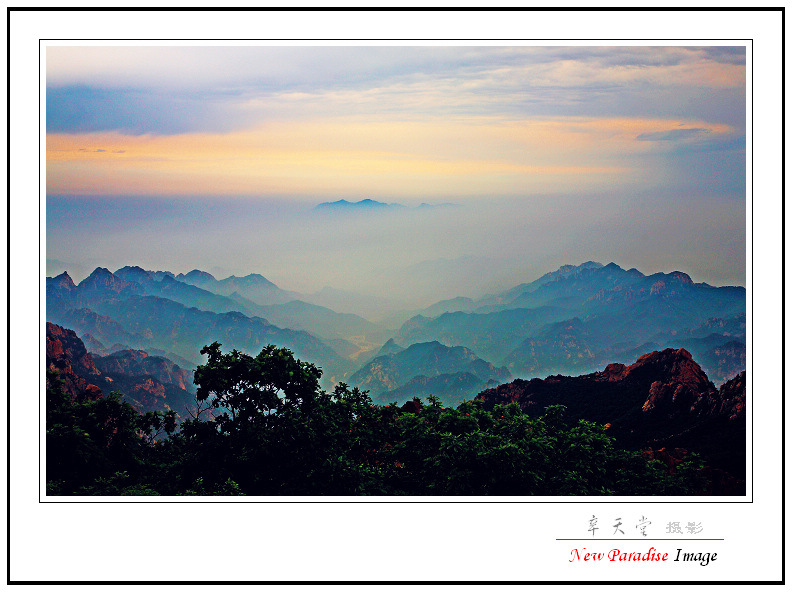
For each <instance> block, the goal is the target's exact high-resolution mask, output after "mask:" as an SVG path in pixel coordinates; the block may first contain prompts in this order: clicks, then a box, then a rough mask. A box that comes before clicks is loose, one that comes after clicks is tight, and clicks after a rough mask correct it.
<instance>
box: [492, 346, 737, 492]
mask: <svg viewBox="0 0 792 592" xmlns="http://www.w3.org/2000/svg"><path fill="white" fill-rule="evenodd" d="M745 386H746V385H745V372H742V373H741V374H740V375H738V376H737V377H735V378H734V379H732V380H730V381H729V382H727V383H726V384H724V385H723V386H722V387H721V389H720V390H718V389H716V388H715V386H714V385H713V384H712V382H710V381H709V379H708V378H707V375H706V374H705V373H704V371H703V370H702V369H701V367H700V366H699V365H698V364H697V363H696V362H695V361H694V360H693V358H692V357H691V355H690V353H688V352H687V351H686V350H684V349H677V350H674V349H666V350H663V351H659V352H652V353H649V354H646V355H643V356H641V357H640V358H638V360H636V362H635V363H633V364H631V365H629V366H625V365H624V364H609V365H608V366H607V367H606V368H605V370H604V371H602V372H594V373H593V374H587V375H583V376H577V377H568V376H550V377H548V378H546V379H544V380H541V379H538V378H535V379H533V380H530V381H525V380H515V381H513V382H511V383H509V384H503V385H500V386H498V387H496V388H492V389H488V390H485V391H483V392H481V393H480V394H479V395H478V397H477V398H478V399H480V400H483V401H484V406H485V408H488V409H491V408H492V407H494V406H495V405H496V404H499V403H511V402H515V403H517V404H518V405H519V406H520V407H521V408H522V409H523V410H524V411H526V412H527V413H529V414H531V415H540V414H541V413H542V412H543V411H544V409H545V407H547V406H548V405H556V404H561V405H565V406H566V408H567V412H566V417H567V418H568V419H570V420H573V421H575V420H578V419H587V420H590V421H594V422H597V423H600V424H606V423H607V424H610V425H609V427H608V434H609V435H611V436H613V437H615V438H616V440H617V443H619V445H621V446H623V447H625V448H632V449H634V450H640V449H644V450H646V449H647V448H649V447H652V448H653V449H654V450H658V449H660V448H663V447H666V449H667V450H670V449H672V448H685V449H688V450H691V451H693V452H700V453H702V454H706V455H708V459H712V460H713V461H714V462H715V464H716V465H717V466H719V467H725V468H726V470H728V471H729V472H731V473H732V474H733V475H735V476H737V477H738V478H742V476H743V475H744V471H745Z"/></svg>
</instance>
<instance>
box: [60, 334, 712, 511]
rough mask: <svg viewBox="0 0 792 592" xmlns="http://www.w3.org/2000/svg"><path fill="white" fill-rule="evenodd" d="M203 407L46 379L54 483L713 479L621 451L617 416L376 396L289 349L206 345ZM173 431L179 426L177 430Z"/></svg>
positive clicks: (609, 483)
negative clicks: (227, 349) (153, 409)
mask: <svg viewBox="0 0 792 592" xmlns="http://www.w3.org/2000/svg"><path fill="white" fill-rule="evenodd" d="M202 353H204V354H207V361H206V363H205V364H203V365H202V366H199V367H198V368H197V369H196V371H195V383H196V385H197V386H198V391H197V393H198V394H197V396H196V403H197V405H198V409H197V411H196V413H195V415H194V417H193V418H192V419H189V420H187V421H185V422H183V423H182V424H181V426H180V428H179V430H178V431H177V432H175V433H173V432H174V428H175V415H171V414H166V415H161V414H157V413H147V414H145V415H139V414H137V413H135V411H134V410H133V409H132V408H131V407H130V406H129V405H127V404H126V403H123V402H122V401H121V400H120V398H119V397H118V395H117V394H111V395H110V396H108V397H107V398H100V399H98V400H96V401H72V400H71V399H70V398H69V397H68V396H66V395H64V393H63V391H62V389H61V388H60V385H59V384H58V381H57V380H56V379H55V377H54V376H53V377H52V379H51V380H50V385H51V386H50V388H49V389H48V392H47V396H48V398H47V479H48V493H50V494H77V495H157V494H159V495H202V496H209V495H221V496H225V495H416V496H422V495H471V496H481V495H691V494H697V493H700V492H702V491H703V490H704V483H703V482H702V478H701V477H700V475H701V471H700V470H699V468H700V466H701V464H700V461H699V460H698V459H697V458H696V457H695V456H693V457H691V458H690V459H688V460H686V461H685V462H683V463H682V464H680V465H678V466H677V467H676V471H675V473H674V474H673V475H669V474H668V471H667V470H666V469H665V466H664V465H662V464H661V463H659V462H657V461H654V460H649V459H648V457H646V456H645V455H643V454H640V453H634V452H627V451H624V450H618V449H616V448H615V446H614V440H613V438H611V437H610V436H608V435H607V433H606V431H605V429H604V428H603V427H602V426H600V425H597V424H595V423H592V422H588V421H584V420H579V421H568V420H567V419H565V409H564V407H563V406H550V407H548V408H547V409H546V410H545V412H544V414H542V415H540V416H538V417H529V416H528V415H526V414H525V413H524V412H523V411H521V410H520V408H519V407H518V406H517V405H516V404H509V405H497V406H495V407H494V408H493V409H492V410H485V409H484V408H483V406H482V404H481V403H480V402H478V401H468V402H464V403H462V404H461V405H459V406H458V407H457V408H455V409H454V408H446V407H443V405H442V403H441V402H440V400H439V399H438V398H436V397H433V396H430V397H428V401H427V403H426V404H423V403H422V402H421V401H420V400H419V399H414V400H412V401H408V402H407V403H405V404H404V405H403V406H401V407H398V406H397V405H395V404H392V405H383V406H378V405H373V404H372V401H371V399H370V398H369V396H368V394H367V393H365V392H361V391H360V390H358V389H357V388H354V389H350V388H349V387H348V386H347V385H346V384H343V383H342V384H339V385H338V386H336V388H335V389H334V390H333V391H332V392H331V393H327V392H324V391H322V390H320V389H319V379H320V376H321V371H320V370H319V369H318V368H316V367H315V366H313V365H312V364H308V363H304V362H300V361H299V360H296V359H295V358H294V356H293V355H292V353H291V352H290V351H289V350H286V349H282V348H276V347H274V346H267V347H265V348H264V349H263V350H262V351H261V353H259V354H258V355H257V356H255V357H254V356H249V355H246V354H243V353H240V352H238V351H232V352H231V353H226V354H224V353H222V352H221V350H220V345H219V344H218V343H213V344H212V345H210V346H207V347H205V348H204V349H203V350H202ZM163 434H168V435H169V437H168V438H167V439H165V438H163V437H162V436H163Z"/></svg>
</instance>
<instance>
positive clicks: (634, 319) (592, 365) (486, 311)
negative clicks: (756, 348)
mask: <svg viewBox="0 0 792 592" xmlns="http://www.w3.org/2000/svg"><path fill="white" fill-rule="evenodd" d="M464 260H465V258H464V257H462V258H459V259H458V260H457V262H460V263H461V262H463V261H464ZM421 267H422V266H418V268H421ZM427 269H428V270H431V266H429V267H428V268H427ZM320 296H321V297H322V299H323V300H325V301H327V300H332V301H334V302H335V304H337V305H346V306H345V311H344V312H336V311H335V310H334V309H332V308H328V307H326V306H322V305H321V304H320V303H314V302H311V301H312V300H314V299H315V298H318V297H320ZM256 299H257V300H256ZM380 300H382V299H380ZM380 300H377V299H375V298H373V297H372V298H370V299H369V297H367V296H365V295H363V294H359V293H355V292H354V291H353V290H350V291H347V290H336V289H333V288H326V289H324V290H322V291H320V292H318V293H316V294H314V295H301V294H299V293H297V292H290V291H288V290H282V289H281V288H280V287H278V286H277V285H276V284H275V283H274V282H271V281H270V280H268V279H267V278H265V277H264V276H262V275H260V274H257V273H251V274H248V275H247V276H243V277H237V276H229V277H228V278H226V279H224V280H218V279H217V278H215V277H214V276H213V275H212V274H211V273H208V272H206V271H202V270H199V269H194V270H192V271H190V272H188V273H186V274H182V273H180V274H173V273H171V272H169V271H147V270H144V269H142V268H141V267H138V266H126V267H122V268H120V269H118V270H117V271H116V272H115V273H112V272H110V271H109V270H108V269H105V268H101V267H100V268H97V269H95V270H94V271H93V272H92V273H91V274H90V275H89V276H88V277H86V278H85V279H84V280H83V281H82V282H80V283H79V284H77V285H75V283H74V282H73V281H72V279H71V277H70V276H69V274H68V273H66V272H64V273H62V274H60V275H58V276H56V277H53V278H47V315H48V320H51V321H53V322H57V323H59V324H61V325H63V326H65V327H67V328H71V329H74V330H77V331H78V332H79V334H82V335H87V336H88V337H90V338H91V340H90V343H91V346H92V347H93V348H94V349H95V350H97V351H98V349H99V345H94V344H93V341H94V340H95V342H96V343H97V344H101V343H108V344H114V345H113V349H116V350H117V349H119V348H123V349H131V350H145V351H147V352H149V353H150V354H154V353H156V354H157V355H163V356H165V357H169V358H171V359H178V360H181V361H187V362H188V363H189V364H190V365H191V366H194V365H195V364H197V363H199V362H200V357H199V356H198V351H199V350H200V348H201V347H202V346H203V345H206V344H208V343H211V341H213V340H217V341H220V342H221V343H223V344H224V346H225V345H227V346H229V347H233V348H237V349H240V350H241V351H245V352H246V353H256V348H260V347H261V346H262V345H263V344H265V343H267V342H270V341H271V342H273V343H275V344H276V345H280V346H286V347H290V348H292V349H293V350H294V351H295V353H296V354H298V355H299V356H301V357H303V358H304V359H306V360H307V361H312V362H314V363H316V364H317V365H319V366H321V367H323V368H324V369H325V378H326V379H328V380H329V382H328V383H327V384H332V383H335V382H337V381H349V380H350V378H351V377H352V376H354V375H357V376H356V380H358V381H359V383H360V385H362V386H363V387H365V385H366V384H368V382H371V384H375V383H376V380H373V381H371V380H368V379H366V380H362V379H361V376H362V374H359V373H361V372H363V371H364V369H365V368H366V367H367V366H368V365H369V364H371V363H372V362H373V361H374V360H375V359H376V358H378V357H383V356H393V355H398V354H403V352H404V351H406V350H408V349H409V348H410V347H411V346H413V345H416V344H425V343H433V342H436V344H437V345H439V346H442V347H444V348H454V347H459V348H463V349H464V350H467V351H470V352H471V353H472V352H476V353H475V354H473V355H474V356H476V357H478V356H481V358H483V359H484V360H487V362H486V363H487V364H490V365H491V366H492V368H503V369H504V370H505V371H506V372H507V374H508V376H516V377H520V378H533V377H544V376H549V375H552V374H559V373H561V374H580V373H585V372H593V371H596V370H599V369H601V368H603V367H604V366H605V365H607V364H609V363H614V362H618V363H627V362H629V361H630V360H634V359H635V358H636V357H639V356H640V355H643V354H645V353H647V352H649V351H654V350H657V349H663V348H666V347H672V348H676V349H679V348H685V349H686V350H688V351H690V352H691V353H692V354H693V356H694V357H695V359H696V360H698V361H700V363H701V364H702V367H703V368H704V369H705V371H706V372H707V373H708V375H710V376H711V377H712V379H713V380H715V381H716V384H719V383H722V382H723V381H725V380H728V379H730V378H731V377H732V376H734V374H736V373H737V372H739V371H740V370H743V369H744V368H745V338H746V336H745V333H746V331H745V289H744V288H740V287H721V288H717V287H713V286H710V285H708V284H706V283H695V282H693V281H692V279H691V278H690V277H689V276H688V275H687V274H685V273H683V272H679V271H675V272H670V273H655V274H651V275H645V274H643V273H641V272H640V271H638V270H636V269H629V270H625V269H622V268H621V267H620V266H618V265H616V264H615V263H609V264H607V265H603V264H601V263H598V262H594V261H588V262H585V263H583V264H580V265H564V266H561V267H560V268H558V269H557V270H555V271H552V272H548V273H545V274H543V275H542V276H540V277H539V278H537V279H536V280H533V281H531V282H526V283H523V284H519V285H517V286H515V287H513V288H510V289H508V290H504V291H502V292H498V293H494V294H489V295H486V296H483V297H481V298H478V299H474V298H469V297H465V296H457V297H454V298H451V299H448V300H445V301H440V302H437V303H435V304H434V305H432V306H430V307H428V308H426V309H424V310H423V311H422V312H421V313H420V314H413V313H397V314H395V315H393V321H394V323H395V324H394V327H397V328H398V329H397V330H389V329H387V328H386V327H385V326H383V325H381V324H377V323H372V322H371V321H369V320H367V319H366V318H363V317H361V316H359V315H357V314H354V313H353V312H346V311H348V310H354V309H355V308H356V307H357V306H359V305H360V306H363V307H365V306H366V303H367V302H369V301H371V302H373V304H372V305H371V308H376V307H377V306H381V305H383V302H382V301H380ZM262 302H264V304H262ZM410 314H411V315H412V316H409V315H410ZM399 316H401V318H402V320H400V321H398V322H396V321H397V319H398V318H399ZM404 319H406V320H404ZM383 344H384V345H383ZM102 353H111V352H108V351H106V350H103V351H102ZM397 361H398V360H397ZM389 363H390V362H389ZM380 366H381V367H379V370H378V371H384V369H385V366H382V364H380ZM386 366H387V364H386ZM404 367H405V368H406V369H402V370H399V373H398V377H394V376H390V377H389V378H387V379H384V380H383V381H381V384H377V386H376V391H377V392H376V394H377V396H379V395H381V394H383V393H393V395H395V396H396V397H397V398H401V397H402V396H407V395H409V394H410V393H412V394H413V395H414V396H421V395H418V394H417V393H420V392H422V393H424V394H427V392H428V390H427V389H429V390H431V389H437V391H438V392H441V393H443V394H444V396H446V397H451V400H461V398H470V397H471V396H473V395H475V394H476V393H473V392H472V390H473V389H475V388H477V387H476V386H474V384H477V385H478V386H479V387H481V388H486V387H487V385H488V381H490V380H498V378H497V377H493V376H479V375H478V374H477V373H476V372H471V371H470V368H462V367H459V365H457V366H454V367H449V368H445V369H443V370H442V371H435V370H432V369H427V368H425V367H421V365H420V364H417V365H416V364H413V365H409V364H408V365H406V366H404ZM388 372H390V370H388ZM460 373H461V374H464V373H468V374H470V375H471V376H474V377H476V380H473V379H471V377H470V376H462V375H461V374H460ZM363 374H365V372H363ZM408 374H409V375H408ZM441 375H445V376H443V378H441V379H437V376H441ZM477 381H478V382H477ZM455 384H456V385H457V386H458V387H459V388H458V389H457V390H456V391H455V390H454V388H455V387H453V385H455ZM399 389H401V390H399ZM383 396H384V395H383ZM460 397H461V398H460Z"/></svg>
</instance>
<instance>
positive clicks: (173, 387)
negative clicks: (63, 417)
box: [46, 323, 195, 416]
mask: <svg viewBox="0 0 792 592" xmlns="http://www.w3.org/2000/svg"><path fill="white" fill-rule="evenodd" d="M46 363H47V367H48V368H50V369H52V370H57V371H58V373H59V377H60V378H61V379H63V380H64V381H65V384H64V390H65V391H66V392H67V393H69V394H70V395H71V396H72V398H73V399H76V398H78V397H90V398H98V397H101V396H102V393H103V392H104V393H109V392H110V391H119V392H121V393H122V394H123V395H124V398H125V399H126V401H127V402H128V403H129V404H130V405H132V406H133V407H134V408H135V409H136V410H137V411H139V412H146V411H162V412H164V411H167V410H168V409H173V410H175V411H176V413H177V414H179V415H180V416H184V415H186V410H187V408H188V407H191V406H194V392H195V391H194V387H193V385H192V373H191V372H189V371H187V370H184V369H183V368H180V367H179V366H177V365H176V364H174V363H173V362H171V361H170V360H168V359H167V358H163V357H160V356H150V355H149V354H148V353H147V352H145V351H142V350H122V351H119V352H115V353H113V354H110V355H108V356H98V355H92V354H90V353H88V351H86V348H85V344H84V343H83V341H82V340H81V339H80V338H79V337H77V334H76V333H75V332H74V331H72V330H70V329H64V328H63V327H60V326H58V325H55V324H53V323H47V359H46Z"/></svg>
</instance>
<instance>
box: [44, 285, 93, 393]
mask: <svg viewBox="0 0 792 592" xmlns="http://www.w3.org/2000/svg"><path fill="white" fill-rule="evenodd" d="M67 277H68V276H67ZM46 352H47V353H46V364H47V368H48V369H50V370H55V371H57V372H58V376H59V378H61V379H62V380H63V381H64V385H63V390H64V391H65V392H67V393H69V394H70V395H71V397H72V399H76V398H78V397H87V398H91V399H95V398H98V397H100V396H102V390H101V389H100V388H99V387H98V386H96V384H94V383H96V382H101V381H102V373H101V372H100V371H99V370H98V369H97V368H96V366H95V365H94V361H93V356H91V354H89V353H88V352H87V351H86V349H85V345H83V342H82V341H81V340H80V338H79V337H77V334H76V333H75V332H74V331H71V330H69V329H64V328H63V327H59V326H58V325H53V324H52V323H47V345H46Z"/></svg>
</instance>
